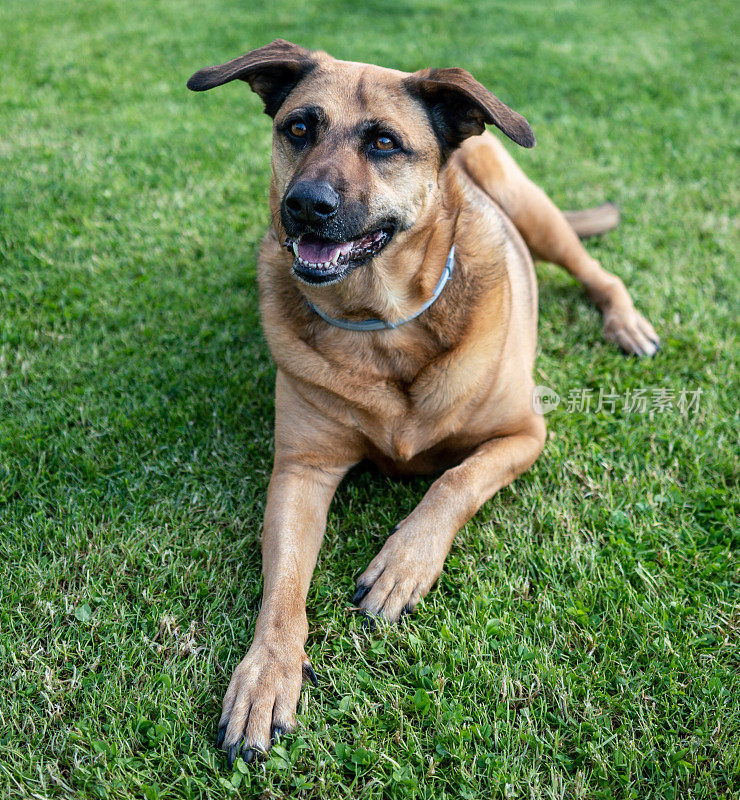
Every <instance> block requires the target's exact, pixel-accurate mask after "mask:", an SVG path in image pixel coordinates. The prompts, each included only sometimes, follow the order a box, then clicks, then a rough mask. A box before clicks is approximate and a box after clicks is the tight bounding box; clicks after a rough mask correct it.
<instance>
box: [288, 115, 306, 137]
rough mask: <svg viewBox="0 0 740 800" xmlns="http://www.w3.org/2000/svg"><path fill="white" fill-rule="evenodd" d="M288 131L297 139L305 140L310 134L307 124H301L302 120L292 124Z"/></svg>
mask: <svg viewBox="0 0 740 800" xmlns="http://www.w3.org/2000/svg"><path fill="white" fill-rule="evenodd" d="M288 131H289V132H290V135H291V136H293V137H295V138H296V139H305V138H306V134H307V133H308V128H307V127H306V123H305V122H301V120H299V119H297V120H296V121H295V122H291V123H290V126H289V128H288Z"/></svg>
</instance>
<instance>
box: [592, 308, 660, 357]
mask: <svg viewBox="0 0 740 800" xmlns="http://www.w3.org/2000/svg"><path fill="white" fill-rule="evenodd" d="M604 336H605V338H606V339H608V340H609V341H610V342H615V343H616V344H617V345H618V346H619V347H620V348H621V349H622V350H623V351H624V352H625V353H627V354H628V355H635V356H654V355H655V354H656V353H657V352H658V351H659V350H660V338H659V337H658V334H657V333H656V332H655V328H653V326H652V325H651V324H650V323H649V322H648V321H647V320H646V319H645V317H643V316H642V314H640V312H639V311H637V310H636V309H635V308H634V306H632V307H630V308H627V309H623V310H619V311H616V310H615V311H611V312H606V313H605V314H604Z"/></svg>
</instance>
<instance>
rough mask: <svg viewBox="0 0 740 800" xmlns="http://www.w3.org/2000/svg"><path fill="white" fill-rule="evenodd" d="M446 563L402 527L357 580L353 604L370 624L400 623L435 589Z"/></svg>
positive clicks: (433, 550)
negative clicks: (376, 620)
mask: <svg viewBox="0 0 740 800" xmlns="http://www.w3.org/2000/svg"><path fill="white" fill-rule="evenodd" d="M443 563H444V555H443V556H442V558H441V559H440V558H438V557H437V554H436V552H435V549H434V548H430V547H424V545H423V542H422V541H419V539H418V538H417V537H415V536H411V535H408V532H407V531H406V529H405V526H403V525H401V527H400V528H399V529H398V532H395V531H394V535H392V536H391V537H390V538H389V539H388V540H387V541H386V543H385V545H383V549H382V550H381V551H380V552H379V553H378V555H377V556H375V558H374V559H373V560H372V561H371V562H370V565H369V566H368V568H367V569H366V570H365V571H364V572H363V573H362V575H360V577H359V578H358V579H357V584H356V591H355V594H354V596H353V597H352V602H353V603H354V604H355V606H356V607H357V608H358V609H359V610H360V611H362V612H363V613H364V614H365V615H366V616H367V617H369V618H370V619H371V620H372V619H374V618H375V617H380V618H382V619H385V620H387V621H388V622H398V620H399V619H400V618H401V617H402V616H404V615H406V614H410V613H411V612H412V611H413V610H414V608H416V605H417V604H418V602H419V601H420V600H421V599H422V597H424V596H425V595H426V594H427V592H428V591H429V590H430V589H431V588H432V586H433V585H434V582H435V581H436V580H437V578H438V577H439V575H440V573H441V572H442V565H443Z"/></svg>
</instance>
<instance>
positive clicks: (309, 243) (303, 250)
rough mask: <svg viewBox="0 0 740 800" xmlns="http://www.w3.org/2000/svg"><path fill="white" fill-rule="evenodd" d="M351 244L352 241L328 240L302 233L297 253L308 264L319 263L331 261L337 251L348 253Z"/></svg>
mask: <svg viewBox="0 0 740 800" xmlns="http://www.w3.org/2000/svg"><path fill="white" fill-rule="evenodd" d="M352 244H353V243H352V242H328V241H327V240H326V239H319V237H318V236H314V235H313V234H312V233H304V234H303V236H301V238H300V239H299V240H298V255H299V256H300V257H301V258H302V259H303V260H304V261H308V263H309V264H321V263H323V262H325V261H331V260H332V259H333V258H334V256H335V255H336V254H337V253H339V254H340V255H342V254H345V253H349V251H350V250H351V249H352Z"/></svg>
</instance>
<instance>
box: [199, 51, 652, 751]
mask: <svg viewBox="0 0 740 800" xmlns="http://www.w3.org/2000/svg"><path fill="white" fill-rule="evenodd" d="M235 79H239V80H241V81H245V82H247V83H248V84H249V85H250V87H251V88H252V90H253V91H255V92H256V93H257V94H258V95H259V96H260V98H261V99H262V101H263V103H264V107H265V112H266V113H267V114H268V115H269V116H270V117H272V119H273V145H272V179H271V183H270V211H271V214H272V225H271V226H270V228H269V230H268V231H267V233H266V235H265V236H264V239H263V240H262V243H261V247H260V251H259V258H258V269H257V273H258V284H259V293H260V310H261V316H262V323H263V327H264V331H265V335H266V338H267V342H268V345H269V348H270V351H271V353H272V356H273V358H274V360H275V362H276V364H277V377H276V381H275V461H274V469H273V472H272V477H271V479H270V484H269V488H268V491H267V505H266V510H265V518H264V527H263V531H262V554H263V575H264V587H263V595H262V606H261V610H260V613H259V616H258V619H257V623H256V627H255V634H254V640H253V643H252V645H251V647H250V648H249V651H248V653H247V654H246V656H245V658H244V659H243V660H242V661H241V663H240V664H239V665H238V666H237V667H236V669H235V671H234V674H233V677H232V678H231V682H230V683H229V686H228V689H227V691H226V695H225V697H224V701H223V713H222V715H221V718H220V720H219V725H218V734H217V739H216V744H217V746H218V747H220V748H223V749H224V750H225V751H226V752H227V755H228V762H229V764H230V765H232V764H233V763H234V761H235V759H236V758H237V757H238V756H241V757H242V758H243V759H244V760H245V761H247V762H249V761H252V760H253V759H254V758H255V756H256V755H257V754H258V753H265V752H267V751H268V750H269V748H270V746H271V743H272V742H274V741H275V740H277V739H278V738H279V737H280V736H282V735H284V734H286V733H288V732H289V731H290V730H291V729H293V727H294V726H295V712H296V708H297V704H298V700H299V695H300V691H301V686H302V683H303V680H304V679H306V678H308V679H310V680H311V681H313V682H314V684H315V683H316V676H315V673H314V671H313V669H312V667H311V664H310V662H309V659H308V657H307V655H306V652H305V643H306V639H307V637H308V623H307V619H306V596H307V592H308V586H309V581H310V579H311V575H312V572H313V570H314V567H315V565H316V559H317V556H318V552H319V547H320V545H321V540H322V537H323V535H324V530H325V526H326V516H327V511H328V508H329V504H330V502H331V499H332V496H333V495H334V492H335V490H336V488H337V486H338V485H339V483H340V481H341V480H342V478H343V477H344V475H345V474H346V473H347V471H348V470H349V469H350V468H351V467H352V466H353V465H355V464H357V463H358V462H360V461H362V460H363V459H371V460H372V461H374V462H375V463H376V464H378V465H379V466H380V467H381V468H382V469H383V470H385V471H386V472H388V473H390V474H392V475H415V474H420V473H423V474H429V473H441V474H440V476H439V477H438V478H437V479H436V480H435V481H434V482H433V483H432V485H431V487H430V488H429V490H428V491H427V493H426V494H425V495H424V497H423V499H422V500H421V502H420V503H419V505H418V506H417V507H416V508H415V509H414V510H413V511H412V512H411V513H410V514H409V515H408V516H407V517H406V518H405V519H403V520H402V521H401V522H399V524H398V525H397V526H396V528H395V530H394V531H393V532H392V535H390V536H389V537H388V539H387V541H386V542H385V544H384V545H383V547H382V549H381V550H380V552H379V553H378V554H377V555H376V556H375V558H374V559H373V560H372V561H371V562H370V564H369V566H368V567H367V569H366V570H365V571H364V572H363V573H362V575H360V577H359V579H358V580H357V587H356V588H357V591H356V593H355V595H354V598H353V603H354V604H355V605H356V608H357V610H358V611H361V612H362V613H364V614H366V615H368V616H369V617H371V618H384V619H385V620H387V621H389V622H395V621H397V620H398V619H399V618H400V617H401V616H402V615H403V614H407V613H410V612H411V611H413V609H414V607H415V606H416V604H417V603H418V602H419V601H420V600H421V598H423V597H424V596H425V595H426V594H427V592H429V590H430V589H431V587H432V585H433V584H434V583H435V581H436V580H437V578H438V577H439V575H440V573H441V571H442V567H443V564H444V561H445V557H446V556H447V553H448V551H449V549H450V546H451V544H452V541H453V539H454V537H455V534H456V533H457V532H458V531H459V530H460V528H461V527H462V526H463V525H464V524H465V523H466V522H467V521H468V520H469V519H470V518H471V517H472V516H473V515H474V514H475V513H476V511H477V510H478V509H479V508H480V507H481V505H482V504H483V503H485V502H486V500H488V499H489V498H490V497H492V496H493V495H494V494H495V493H496V492H497V491H498V490H499V489H501V488H502V487H504V486H506V485H507V484H509V483H511V481H513V480H514V479H515V478H516V477H517V476H518V475H520V474H521V473H522V472H524V471H525V470H527V469H528V468H529V467H530V466H531V465H532V464H533V463H534V461H535V459H536V458H537V456H538V455H539V454H540V451H541V450H542V448H543V445H544V442H545V424H544V421H543V417H542V415H541V414H538V413H536V411H535V409H534V408H533V402H532V397H533V389H534V382H533V375H532V373H533V365H534V358H535V346H536V332H537V285H536V281H535V273H534V266H533V256H534V257H535V258H538V259H542V260H546V261H552V262H554V263H556V264H560V265H561V266H563V267H564V268H565V269H566V270H567V271H568V272H569V273H570V274H571V275H573V276H574V277H576V278H577V279H578V280H579V281H580V282H581V283H582V284H583V286H584V287H585V289H586V291H587V292H588V294H589V295H590V297H591V298H592V300H593V301H594V303H595V304H596V305H597V306H598V308H599V309H600V310H601V312H602V315H603V320H604V332H605V335H606V337H607V338H608V339H610V340H612V341H614V342H615V343H616V344H617V345H619V346H620V347H621V348H622V349H623V350H624V351H626V352H627V353H631V354H635V355H638V356H651V355H653V354H654V353H655V352H656V351H657V350H658V348H659V339H658V336H657V334H656V333H655V330H654V329H653V327H652V326H651V325H650V323H649V322H648V321H647V320H646V319H645V318H644V317H643V316H642V315H640V314H639V313H638V312H637V311H636V310H635V307H634V304H633V302H632V299H631V298H630V295H629V294H628V292H627V290H626V288H625V286H624V284H623V283H622V281H621V280H620V279H619V278H618V277H616V276H615V275H613V274H610V273H609V272H607V271H605V270H604V269H603V268H602V267H601V266H600V265H599V264H598V262H597V261H596V260H594V259H593V258H591V257H590V256H589V255H588V253H587V252H586V251H585V250H584V248H583V246H582V245H581V242H580V240H579V236H578V234H580V235H582V236H585V235H590V234H597V233H602V232H604V231H606V230H608V229H610V228H611V227H613V226H614V225H615V224H616V222H617V221H618V213H617V212H616V209H615V208H614V207H613V206H609V205H606V206H603V207H601V208H598V209H590V210H586V211H583V212H577V213H575V214H572V215H570V217H568V218H566V216H565V215H564V214H563V213H562V212H560V211H559V210H558V209H557V208H556V207H555V205H554V204H553V203H552V202H551V200H550V199H549V198H548V197H547V196H546V195H545V194H544V192H543V191H542V190H541V189H539V188H538V187H537V186H536V185H535V184H534V183H532V182H531V181H530V180H529V179H528V178H527V177H526V176H525V175H524V173H523V172H522V171H521V169H520V168H519V167H518V166H517V164H516V163H515V161H514V159H513V158H512V157H511V156H510V154H509V153H508V151H507V150H506V149H505V148H504V147H503V145H502V144H501V143H500V142H499V141H498V139H496V138H495V137H494V136H493V135H492V134H491V133H489V132H487V131H486V130H485V127H486V125H493V126H495V127H497V128H498V129H499V130H500V131H501V132H502V133H504V134H505V135H506V136H508V137H509V138H510V139H512V140H513V141H514V142H516V143H518V144H519V145H522V146H523V147H532V146H534V144H535V137H534V134H533V132H532V129H531V127H530V125H529V123H528V122H527V120H526V119H525V118H524V117H523V116H521V115H520V114H518V113H516V112H515V111H513V110H512V109H510V108H509V107H508V106H506V105H504V103H502V102H501V101H500V100H499V99H498V98H497V97H496V96H495V95H493V94H492V93H491V92H490V91H488V89H486V88H485V87H484V86H482V85H481V84H480V83H478V81H476V80H475V79H474V78H473V77H472V75H470V74H469V73H468V72H466V71H465V70H462V69H458V68H446V69H423V70H421V71H419V72H415V73H405V72H400V71H397V70H393V69H386V68H383V67H379V66H375V65H370V64H360V63H354V62H347V61H340V60H336V59H334V58H332V57H331V56H329V55H328V54H326V53H324V52H318V51H311V50H307V49H305V48H303V47H300V46H298V45H295V44H291V43H290V42H286V41H283V40H276V41H274V42H272V43H271V44H268V45H266V46H265V47H261V48H259V49H257V50H253V51H251V52H249V53H247V54H245V55H243V56H240V57H238V58H235V59H233V60H232V61H228V62H227V63H225V64H219V65H217V66H211V67H206V68H204V69H201V70H199V71H198V72H196V73H195V74H194V75H193V76H192V77H191V78H190V80H189V81H188V88H190V89H192V90H194V91H204V90H206V89H212V88H213V87H216V86H220V85H222V84H225V83H228V82H230V81H233V80H235Z"/></svg>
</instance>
